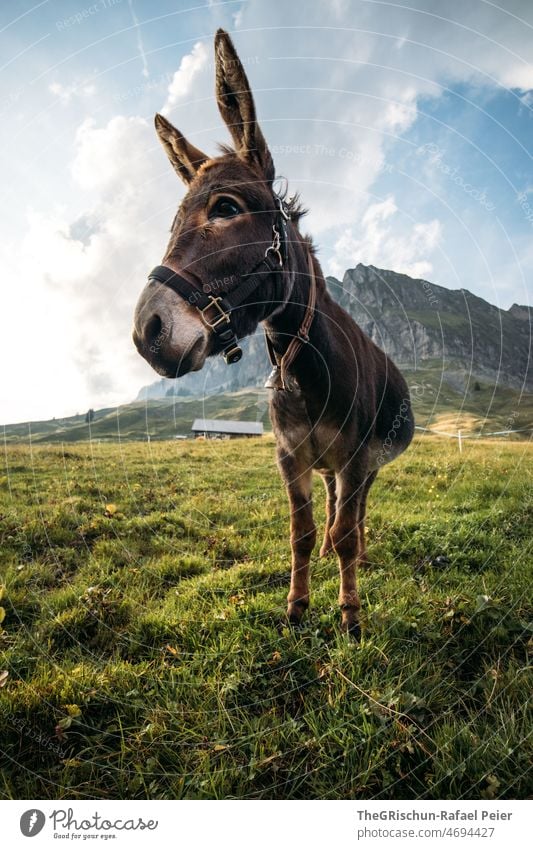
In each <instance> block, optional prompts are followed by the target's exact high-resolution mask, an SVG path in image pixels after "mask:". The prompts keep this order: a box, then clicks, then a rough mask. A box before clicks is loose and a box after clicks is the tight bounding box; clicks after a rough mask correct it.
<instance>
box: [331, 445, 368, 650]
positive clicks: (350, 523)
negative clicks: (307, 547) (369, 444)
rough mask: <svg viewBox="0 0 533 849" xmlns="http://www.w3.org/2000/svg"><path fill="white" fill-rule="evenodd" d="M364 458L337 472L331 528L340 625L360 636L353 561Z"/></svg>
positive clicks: (363, 482)
mask: <svg viewBox="0 0 533 849" xmlns="http://www.w3.org/2000/svg"><path fill="white" fill-rule="evenodd" d="M365 465H366V464H365V463H364V462H363V458H362V457H361V458H358V459H357V462H353V463H352V464H350V466H349V467H347V468H346V469H344V470H343V471H342V472H340V473H338V474H337V513H336V518H335V522H334V524H333V527H332V528H331V531H330V534H331V541H332V543H333V547H334V549H335V552H336V554H337V556H338V558H339V570H340V591H339V604H340V608H341V612H342V629H343V631H346V632H347V633H349V634H352V635H353V636H354V637H355V638H356V639H359V637H360V634H361V630H360V626H359V608H360V603H359V594H358V592H357V583H356V564H357V558H358V554H359V506H360V501H361V497H362V495H363V490H364V484H365V478H366V468H365Z"/></svg>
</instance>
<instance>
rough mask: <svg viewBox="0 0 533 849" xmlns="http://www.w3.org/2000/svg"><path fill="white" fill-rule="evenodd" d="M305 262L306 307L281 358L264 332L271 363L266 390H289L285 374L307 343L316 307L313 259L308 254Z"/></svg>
mask: <svg viewBox="0 0 533 849" xmlns="http://www.w3.org/2000/svg"><path fill="white" fill-rule="evenodd" d="M307 261H308V267H309V298H308V301H307V306H306V308H305V313H304V317H303V321H302V323H301V325H300V327H299V330H298V332H297V334H296V336H294V337H293V338H292V339H291V341H290V342H289V346H288V348H287V350H286V351H285V353H284V354H283V356H282V357H280V358H278V355H277V354H276V352H275V351H274V346H273V345H272V340H271V339H270V337H269V336H268V333H267V332H266V330H265V342H266V346H267V351H268V355H269V357H270V362H271V363H272V372H271V374H270V376H269V378H268V380H267V382H266V384H265V386H266V387H267V388H268V389H289V385H288V382H287V372H288V370H289V368H290V366H291V365H292V363H293V362H294V360H295V359H296V357H297V356H298V354H299V353H300V350H301V349H302V347H303V346H304V345H307V343H308V342H309V331H310V329H311V325H312V323H313V319H314V317H315V306H316V275H315V267H314V263H313V257H312V255H311V253H310V252H309V253H308V254H307Z"/></svg>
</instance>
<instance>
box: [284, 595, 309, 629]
mask: <svg viewBox="0 0 533 849" xmlns="http://www.w3.org/2000/svg"><path fill="white" fill-rule="evenodd" d="M308 607H309V602H308V601H304V600H303V599H301V600H298V601H291V602H289V605H288V607H287V619H288V620H289V623H290V624H291V625H299V624H300V622H301V621H302V617H303V615H304V613H305V611H306V610H307V608H308Z"/></svg>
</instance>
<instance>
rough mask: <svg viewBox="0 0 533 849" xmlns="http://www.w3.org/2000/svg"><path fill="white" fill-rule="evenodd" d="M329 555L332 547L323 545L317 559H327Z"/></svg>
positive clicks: (331, 552)
mask: <svg viewBox="0 0 533 849" xmlns="http://www.w3.org/2000/svg"><path fill="white" fill-rule="evenodd" d="M331 554H333V546H332V545H323V546H322V548H321V549H320V551H319V552H318V556H319V557H329V556H330V555H331Z"/></svg>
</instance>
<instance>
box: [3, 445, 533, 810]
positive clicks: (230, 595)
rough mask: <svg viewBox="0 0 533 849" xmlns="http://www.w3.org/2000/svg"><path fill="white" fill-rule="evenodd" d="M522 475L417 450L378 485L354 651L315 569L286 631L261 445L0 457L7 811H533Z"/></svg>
mask: <svg viewBox="0 0 533 849" xmlns="http://www.w3.org/2000/svg"><path fill="white" fill-rule="evenodd" d="M531 459H532V450H531V446H530V445H528V444H527V443H525V442H519V441H515V442H511V441H509V440H508V439H505V438H503V439H500V440H499V441H498V440H493V441H488V440H487V441H480V440H468V441H465V443H464V450H463V453H462V454H459V453H458V446H457V443H456V442H455V441H453V442H452V440H446V439H439V438H437V437H424V438H418V439H417V440H416V441H415V442H414V443H413V445H412V447H411V448H410V449H409V451H408V452H407V453H406V454H405V455H403V456H402V457H401V458H400V459H399V460H397V461H396V463H394V464H393V465H391V466H389V467H386V468H384V469H383V470H382V472H381V473H380V475H379V477H378V480H377V482H376V484H375V486H374V487H373V489H372V491H371V495H370V498H369V509H368V518H367V526H368V540H369V556H370V559H371V565H370V566H369V567H367V568H365V569H364V570H361V571H360V574H359V587H360V594H361V600H362V604H363V614H362V626H363V637H362V640H361V643H360V644H356V643H354V642H352V641H350V640H349V639H347V638H346V637H344V636H343V635H341V633H340V631H339V627H338V622H339V613H338V608H337V593H338V575H337V565H336V561H335V559H332V558H328V559H324V560H320V559H319V558H318V546H317V549H316V552H315V555H314V557H313V562H312V599H311V608H310V610H309V612H308V614H307V616H306V619H305V623H304V624H303V626H302V627H300V628H298V629H294V630H293V629H290V628H289V627H288V626H287V624H286V622H285V619H284V610H285V597H286V594H287V591H288V583H289V571H290V553H289V542H288V535H289V520H288V509H287V502H286V499H285V494H284V491H283V486H282V483H281V480H280V478H279V477H278V474H277V470H276V467H275V453H274V442H273V440H272V438H271V437H270V436H266V437H264V438H263V439H256V440H242V441H239V440H236V441H231V442H229V441H218V440H217V441H207V442H202V441H196V442H193V441H181V442H176V441H168V442H152V443H146V442H128V443H115V444H111V443H105V442H92V443H90V442H77V443H70V444H54V445H50V444H46V443H42V444H39V445H37V446H36V445H32V444H16V443H7V444H6V447H5V454H4V459H3V469H0V534H1V537H0V538H1V555H0V556H1V561H0V570H1V572H0V584H1V585H2V590H1V593H2V598H1V599H0V606H1V607H0V620H1V627H0V630H1V633H0V653H1V654H0V658H1V659H0V735H1V741H2V742H1V749H2V752H1V759H2V768H1V771H0V795H1V796H2V797H3V798H28V799H39V798H65V799H66V798H69V799H72V798H74V799H82V798H98V799H107V798H151V799H168V798H191V799H211V798H216V799H223V798H298V799H300V798H328V799H329V798H351V799H371V798H376V799H395V798H396V799H418V798H420V799H430V798H441V799H446V798H449V799H459V798H467V799H479V798H483V799H499V798H522V797H524V796H527V795H529V794H531V792H532V791H533V780H532V774H531V747H530V745H529V744H530V736H529V735H530V733H531V728H532V724H531V712H530V711H531V705H530V704H529V703H528V694H530V693H531V686H532V676H531V673H530V667H529V666H528V654H529V653H530V651H531V647H532V644H533V641H532V624H531V623H532V619H531V561H532V557H531V539H532V528H531V524H532V516H533V510H532V504H531V492H532V488H531V483H532V481H531V468H532V466H531ZM315 496H316V498H315V500H316V518H317V523H318V525H319V528H320V530H321V529H322V527H321V526H323V520H324V494H323V491H322V485H321V482H320V481H319V480H318V479H317V484H316V487H315ZM528 711H529V714H528Z"/></svg>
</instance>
